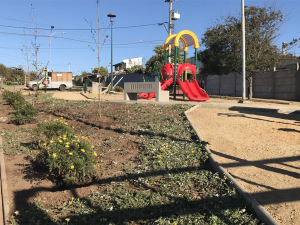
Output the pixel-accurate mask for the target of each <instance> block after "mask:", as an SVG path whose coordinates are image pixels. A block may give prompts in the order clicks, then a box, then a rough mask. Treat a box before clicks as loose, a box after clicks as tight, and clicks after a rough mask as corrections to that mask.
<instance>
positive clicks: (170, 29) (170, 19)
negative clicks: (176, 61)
mask: <svg viewBox="0 0 300 225" xmlns="http://www.w3.org/2000/svg"><path fill="white" fill-rule="evenodd" d="M165 2H170V9H169V36H170V35H171V34H172V25H173V24H172V4H173V2H172V0H166V1H165ZM170 55H171V44H169V57H168V61H169V63H171V56H170Z"/></svg>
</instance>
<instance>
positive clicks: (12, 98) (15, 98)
mask: <svg viewBox="0 0 300 225" xmlns="http://www.w3.org/2000/svg"><path fill="white" fill-rule="evenodd" d="M3 97H4V99H5V101H6V102H7V103H8V104H9V105H13V104H15V103H16V102H24V101H25V99H24V97H23V95H22V94H21V92H19V91H18V92H11V91H7V90H4V92H3Z"/></svg>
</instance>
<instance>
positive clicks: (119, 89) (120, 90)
mask: <svg viewBox="0 0 300 225" xmlns="http://www.w3.org/2000/svg"><path fill="white" fill-rule="evenodd" d="M114 90H115V92H123V90H124V89H123V88H122V87H120V86H115V88H114Z"/></svg>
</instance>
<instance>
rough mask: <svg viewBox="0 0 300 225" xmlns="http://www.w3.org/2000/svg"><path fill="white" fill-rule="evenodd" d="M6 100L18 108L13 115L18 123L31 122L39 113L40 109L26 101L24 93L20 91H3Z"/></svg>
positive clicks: (14, 107)
mask: <svg viewBox="0 0 300 225" xmlns="http://www.w3.org/2000/svg"><path fill="white" fill-rule="evenodd" d="M3 96H4V99H5V101H6V102H7V103H8V104H10V105H11V106H12V108H13V109H15V110H16V112H15V114H14V115H13V116H12V119H13V120H14V121H13V122H14V123H15V124H16V125H21V124H25V123H29V122H31V121H32V120H33V118H34V117H35V116H37V115H38V110H37V109H35V108H34V107H33V104H30V103H28V102H26V101H25V99H24V97H23V95H22V94H21V93H20V92H11V91H6V90H5V91H4V93H3Z"/></svg>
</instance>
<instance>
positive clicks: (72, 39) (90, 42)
mask: <svg viewBox="0 0 300 225" xmlns="http://www.w3.org/2000/svg"><path fill="white" fill-rule="evenodd" d="M0 34H7V35H18V36H24V34H19V33H10V32H0ZM26 35H27V36H35V35H34V34H26ZM36 36H37V37H47V38H49V36H47V35H36ZM52 38H60V39H66V40H71V41H78V42H83V43H88V44H95V42H92V41H84V40H79V39H74V38H67V37H58V36H55V37H52ZM163 41H164V40H153V41H138V42H132V43H126V44H115V45H131V44H142V43H150V44H151V43H153V42H163ZM104 45H109V44H104Z"/></svg>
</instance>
